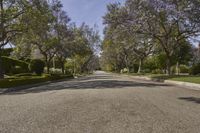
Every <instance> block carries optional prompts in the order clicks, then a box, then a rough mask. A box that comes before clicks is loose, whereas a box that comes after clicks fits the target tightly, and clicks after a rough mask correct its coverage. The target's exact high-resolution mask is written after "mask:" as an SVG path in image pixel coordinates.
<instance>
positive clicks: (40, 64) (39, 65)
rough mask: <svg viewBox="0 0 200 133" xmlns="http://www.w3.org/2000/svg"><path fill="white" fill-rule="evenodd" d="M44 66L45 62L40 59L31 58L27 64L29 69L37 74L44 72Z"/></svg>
mask: <svg viewBox="0 0 200 133" xmlns="http://www.w3.org/2000/svg"><path fill="white" fill-rule="evenodd" d="M44 67H45V63H44V61H42V60H40V59H35V60H32V61H31V62H30V65H29V69H30V70H31V71H32V72H35V73H36V74H37V75H41V74H42V73H43V72H44Z"/></svg>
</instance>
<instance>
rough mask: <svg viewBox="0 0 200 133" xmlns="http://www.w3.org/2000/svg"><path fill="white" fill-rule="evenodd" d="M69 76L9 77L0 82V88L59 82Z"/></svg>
mask: <svg viewBox="0 0 200 133" xmlns="http://www.w3.org/2000/svg"><path fill="white" fill-rule="evenodd" d="M71 77H72V76H71V75H70V76H69V75H52V76H49V75H43V76H36V75H32V76H20V77H18V76H11V77H8V78H6V79H3V80H0V88H11V87H18V86H23V85H31V84H37V83H42V82H47V81H54V80H60V79H65V78H71Z"/></svg>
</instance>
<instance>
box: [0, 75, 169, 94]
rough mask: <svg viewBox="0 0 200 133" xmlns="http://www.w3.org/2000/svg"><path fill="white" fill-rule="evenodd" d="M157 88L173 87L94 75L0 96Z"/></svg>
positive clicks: (12, 91)
mask: <svg viewBox="0 0 200 133" xmlns="http://www.w3.org/2000/svg"><path fill="white" fill-rule="evenodd" d="M157 86H171V85H167V84H164V83H154V82H147V81H146V82H145V83H143V82H139V81H126V80H125V81H123V80H121V79H120V78H119V79H114V78H113V76H112V75H97V76H95V75H92V76H86V77H80V78H78V79H73V80H71V81H61V82H56V83H49V84H46V85H42V86H36V87H35V86H34V87H31V88H30V87H28V88H19V89H14V90H7V91H5V92H3V93H1V94H0V95H17V94H27V93H40V92H47V91H54V90H66V89H68V90H79V89H125V88H127V87H129V88H135V87H151V88H153V87H157Z"/></svg>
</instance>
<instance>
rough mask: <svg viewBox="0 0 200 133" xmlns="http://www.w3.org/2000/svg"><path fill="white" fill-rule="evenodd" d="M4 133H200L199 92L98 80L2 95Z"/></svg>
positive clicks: (102, 76) (100, 75)
mask: <svg viewBox="0 0 200 133" xmlns="http://www.w3.org/2000/svg"><path fill="white" fill-rule="evenodd" d="M0 132H1V133H200V91H194V90H190V89H185V88H181V87H178V86H172V85H167V84H162V83H154V82H150V81H140V80H135V79H132V78H129V77H126V76H119V75H115V74H108V73H104V72H96V73H95V74H94V75H91V76H87V77H82V78H79V79H74V80H71V81H64V82H59V83H52V84H49V85H45V86H40V87H34V88H30V89H26V90H22V91H18V92H12V93H6V94H1V95H0Z"/></svg>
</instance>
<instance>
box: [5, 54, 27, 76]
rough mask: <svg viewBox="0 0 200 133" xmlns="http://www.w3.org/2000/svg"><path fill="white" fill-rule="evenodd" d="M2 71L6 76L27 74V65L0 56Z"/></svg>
mask: <svg viewBox="0 0 200 133" xmlns="http://www.w3.org/2000/svg"><path fill="white" fill-rule="evenodd" d="M2 64H3V69H4V71H5V73H6V74H9V73H10V74H19V73H27V72H29V69H28V63H26V62H24V61H21V60H17V59H13V58H10V57H6V56H2Z"/></svg>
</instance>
